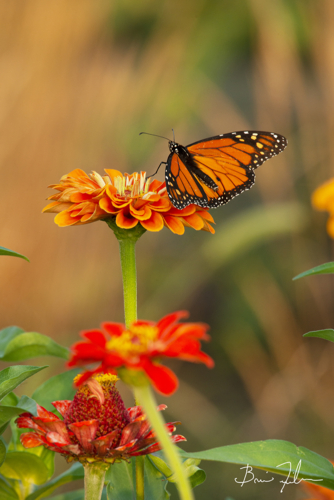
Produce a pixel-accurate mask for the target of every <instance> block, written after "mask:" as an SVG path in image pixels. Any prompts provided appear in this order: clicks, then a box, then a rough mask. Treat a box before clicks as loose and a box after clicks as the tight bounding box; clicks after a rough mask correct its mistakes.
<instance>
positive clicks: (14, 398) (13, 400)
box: [1, 392, 19, 406]
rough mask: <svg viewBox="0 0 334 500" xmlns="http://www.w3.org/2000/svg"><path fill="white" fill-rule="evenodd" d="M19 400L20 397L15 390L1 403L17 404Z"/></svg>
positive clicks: (6, 404)
mask: <svg viewBox="0 0 334 500" xmlns="http://www.w3.org/2000/svg"><path fill="white" fill-rule="evenodd" d="M18 402H19V398H18V397H17V396H16V394H14V392H10V393H9V394H7V396H5V397H4V398H3V400H2V401H1V404H3V405H5V406H17V404H18Z"/></svg>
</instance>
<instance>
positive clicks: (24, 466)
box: [0, 451, 49, 485]
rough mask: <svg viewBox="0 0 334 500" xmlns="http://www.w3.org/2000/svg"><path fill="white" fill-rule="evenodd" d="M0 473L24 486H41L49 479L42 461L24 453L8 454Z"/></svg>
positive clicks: (14, 452)
mask: <svg viewBox="0 0 334 500" xmlns="http://www.w3.org/2000/svg"><path fill="white" fill-rule="evenodd" d="M0 473H1V474H2V475H3V476H5V477H7V478H9V479H17V480H19V481H21V482H22V483H23V484H24V485H29V484H31V483H32V484H37V485H39V484H43V483H45V482H46V481H47V480H48V478H49V469H48V468H47V466H46V465H45V463H44V462H43V460H42V459H41V458H40V457H38V456H36V455H33V454H32V453H29V452H24V451H10V452H8V453H7V455H6V458H5V461H4V463H3V464H2V466H1V467H0Z"/></svg>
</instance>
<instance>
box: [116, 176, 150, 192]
mask: <svg viewBox="0 0 334 500" xmlns="http://www.w3.org/2000/svg"><path fill="white" fill-rule="evenodd" d="M149 185H150V179H146V172H140V174H138V172H135V173H134V174H132V175H129V174H124V177H121V176H117V177H115V178H114V186H115V188H116V189H117V194H119V195H120V196H124V197H125V198H136V197H138V196H144V195H145V194H147V193H148V188H149Z"/></svg>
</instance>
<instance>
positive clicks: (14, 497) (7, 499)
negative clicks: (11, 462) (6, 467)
mask: <svg viewBox="0 0 334 500" xmlns="http://www.w3.org/2000/svg"><path fill="white" fill-rule="evenodd" d="M0 494H1V500H20V499H19V496H18V494H17V493H16V491H15V489H14V488H13V487H12V485H11V484H10V483H9V481H7V480H6V479H5V478H2V477H0Z"/></svg>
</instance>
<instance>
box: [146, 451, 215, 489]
mask: <svg viewBox="0 0 334 500" xmlns="http://www.w3.org/2000/svg"><path fill="white" fill-rule="evenodd" d="M149 460H151V462H153V464H154V466H155V467H156V468H157V469H158V470H159V471H160V472H161V473H162V474H163V475H164V476H165V478H166V479H167V481H169V482H170V483H175V482H176V480H175V475H174V474H173V472H172V470H171V469H170V468H169V466H168V464H167V462H166V459H165V457H164V454H163V452H162V451H158V452H156V453H153V454H152V455H149ZM200 463H201V461H200V460H198V459H195V458H187V459H183V466H184V468H185V472H186V474H187V477H188V478H189V480H190V484H191V487H192V488H195V487H196V486H199V485H200V484H202V483H203V482H204V481H205V479H206V474H205V472H204V470H202V469H200V468H199V467H198V465H199V464H200Z"/></svg>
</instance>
